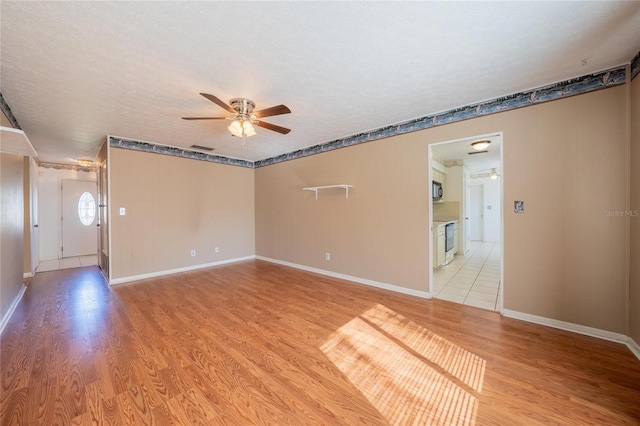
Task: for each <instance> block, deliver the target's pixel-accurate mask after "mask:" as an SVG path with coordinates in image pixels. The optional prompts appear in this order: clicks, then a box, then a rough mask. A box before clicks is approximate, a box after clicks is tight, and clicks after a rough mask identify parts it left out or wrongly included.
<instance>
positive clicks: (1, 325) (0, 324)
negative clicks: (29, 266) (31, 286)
mask: <svg viewBox="0 0 640 426" xmlns="http://www.w3.org/2000/svg"><path fill="white" fill-rule="evenodd" d="M26 290H27V286H25V285H24V284H22V288H20V291H19V292H18V295H17V296H16V298H15V299H13V302H11V306H9V310H8V311H7V313H6V314H4V317H2V322H0V334H2V332H3V331H4V328H5V327H6V325H7V324H8V323H9V320H10V319H11V315H13V311H15V310H16V307H17V306H18V303H20V300H22V296H23V295H24V292H25V291H26Z"/></svg>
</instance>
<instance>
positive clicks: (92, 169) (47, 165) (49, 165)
mask: <svg viewBox="0 0 640 426" xmlns="http://www.w3.org/2000/svg"><path fill="white" fill-rule="evenodd" d="M36 162H37V163H38V167H43V168H45V169H55V170H73V171H75V172H97V171H98V167H97V166H91V167H88V166H80V165H75V164H58V163H45V162H42V161H36Z"/></svg>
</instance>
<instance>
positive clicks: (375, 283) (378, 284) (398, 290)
mask: <svg viewBox="0 0 640 426" xmlns="http://www.w3.org/2000/svg"><path fill="white" fill-rule="evenodd" d="M256 259H258V260H264V261H265V262H271V263H277V264H278V265H283V266H288V267H290V268H296V269H302V270H303V271H307V272H314V273H316V274H320V275H326V276H328V277H333V278H339V279H341V280H347V281H353V282H356V283H359V284H365V285H369V286H372V287H378V288H383V289H385V290H391V291H395V292H396V293H403V294H408V295H410V296H417V297H422V298H424V299H431V293H429V292H426V291H421V290H414V289H411V288H406V287H400V286H397V285H394V284H387V283H382V282H379V281H373V280H369V279H366V278H360V277H354V276H353V275H345V274H339V273H337V272H333V271H327V270H325V269H318V268H312V267H310V266H305V265H299V264H297V263H291V262H286V261H284V260H278V259H271V258H269V257H264V256H256Z"/></svg>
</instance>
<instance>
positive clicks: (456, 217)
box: [429, 133, 503, 311]
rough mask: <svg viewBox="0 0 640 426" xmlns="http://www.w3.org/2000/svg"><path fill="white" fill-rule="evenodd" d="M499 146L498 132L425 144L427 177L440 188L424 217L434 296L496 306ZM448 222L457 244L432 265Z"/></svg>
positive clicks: (498, 295)
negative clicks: (449, 254)
mask: <svg viewBox="0 0 640 426" xmlns="http://www.w3.org/2000/svg"><path fill="white" fill-rule="evenodd" d="M476 142H483V143H482V144H480V143H476ZM472 144H473V145H472ZM478 145H482V146H483V147H482V148H481V149H478ZM502 145H503V135H502V133H494V134H489V135H481V136H475V137H469V138H464V139H458V140H453V141H447V142H441V143H436V144H431V145H429V180H430V181H431V180H434V176H437V177H438V178H439V179H440V180H442V181H443V182H441V183H443V192H444V195H443V197H442V200H440V201H433V202H432V204H431V210H430V215H429V220H430V225H431V226H430V229H431V239H430V242H429V245H430V253H432V255H431V256H429V258H430V259H429V263H430V266H431V267H430V271H429V273H430V293H431V295H432V296H433V297H434V298H437V299H442V300H447V301H451V302H455V303H460V304H465V305H470V306H475V307H478V308H483V309H489V310H493V311H501V310H502V293H503V291H502V285H503V256H502V229H503V225H502V206H503V202H502V188H503V179H502V173H501V171H502ZM431 186H432V185H429V188H431ZM451 222H454V223H455V224H457V225H458V227H457V228H456V229H458V230H459V232H458V234H457V235H456V237H455V238H456V239H457V242H458V244H457V247H458V248H456V249H454V250H455V255H454V256H453V260H451V261H449V262H446V263H444V264H438V259H440V258H441V257H442V256H439V254H440V253H439V251H440V250H442V249H441V247H439V244H438V240H437V239H436V238H437V236H438V234H439V233H440V227H442V224H445V225H446V224H447V223H451ZM434 235H435V236H436V238H434ZM450 258H451V257H449V259H450Z"/></svg>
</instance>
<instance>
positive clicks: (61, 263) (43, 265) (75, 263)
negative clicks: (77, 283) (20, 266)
mask: <svg viewBox="0 0 640 426" xmlns="http://www.w3.org/2000/svg"><path fill="white" fill-rule="evenodd" d="M97 264H98V255H95V254H94V255H91V256H78V257H65V258H64V259H54V260H43V261H41V262H40V263H39V264H38V267H37V268H36V273H37V272H45V271H57V270H59V269H70V268H80V267H82V266H93V265H97Z"/></svg>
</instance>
